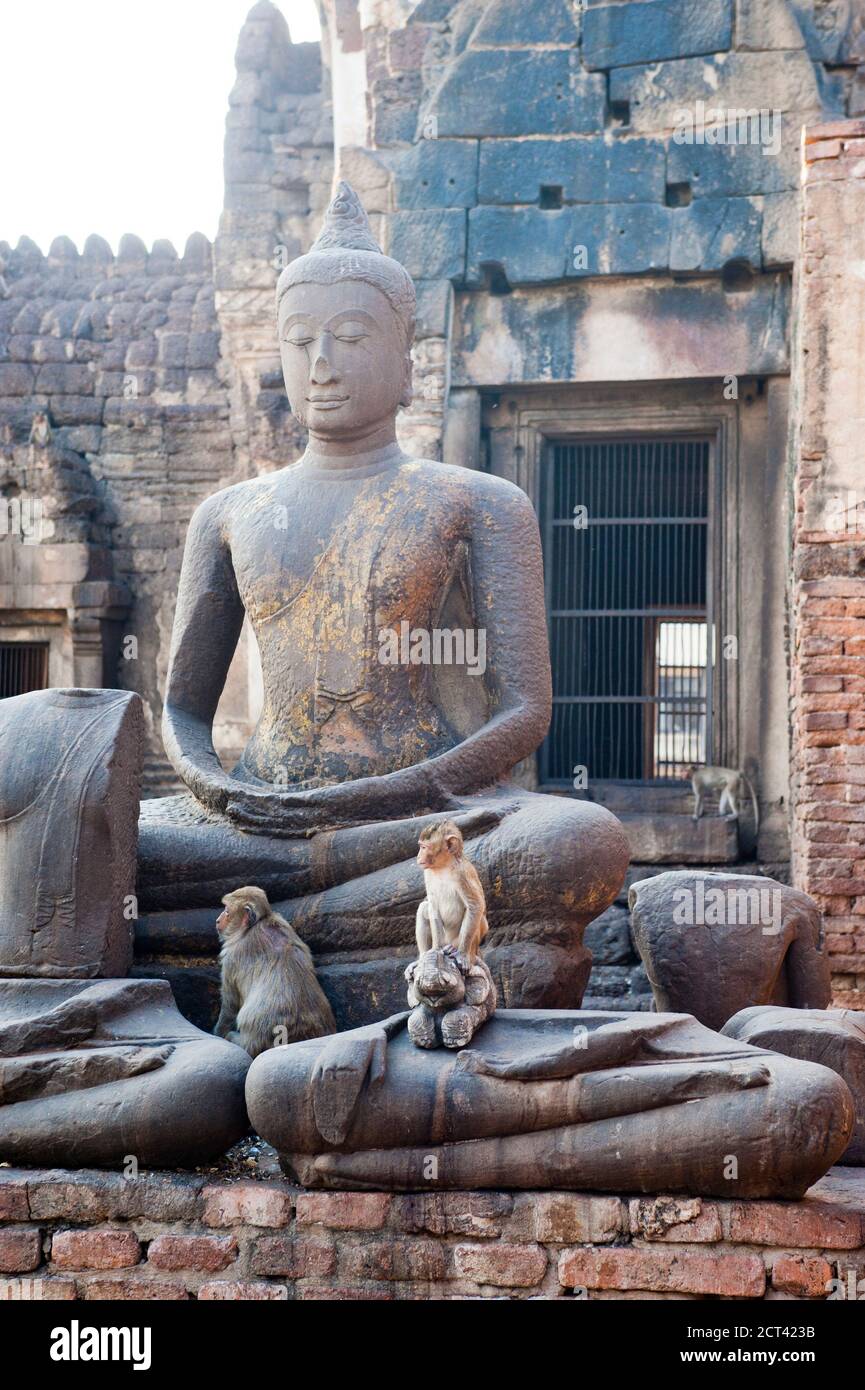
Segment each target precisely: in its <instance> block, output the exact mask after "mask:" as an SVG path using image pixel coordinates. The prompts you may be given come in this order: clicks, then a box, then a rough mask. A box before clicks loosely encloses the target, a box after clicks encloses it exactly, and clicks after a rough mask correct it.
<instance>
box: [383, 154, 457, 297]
mask: <svg viewBox="0 0 865 1390" xmlns="http://www.w3.org/2000/svg"><path fill="white" fill-rule="evenodd" d="M391 159H392V162H393V166H394V194H395V197H396V205H397V207H398V208H412V209H414V208H470V207H474V205H475V203H476V202H477V200H478V199H477V193H478V142H477V140H419V141H418V142H417V144H416V145H413V146H412V148H411V149H410V150H400V151H398V152H396V153H395V154H394V155H392V156H391ZM419 273H424V272H419ZM426 273H427V274H432V273H434V272H431V271H430V272H426Z"/></svg>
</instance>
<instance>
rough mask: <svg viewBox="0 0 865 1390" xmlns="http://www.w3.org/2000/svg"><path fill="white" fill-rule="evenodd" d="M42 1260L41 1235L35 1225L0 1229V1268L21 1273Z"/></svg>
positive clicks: (34, 1267) (5, 1272) (4, 1270)
mask: <svg viewBox="0 0 865 1390" xmlns="http://www.w3.org/2000/svg"><path fill="white" fill-rule="evenodd" d="M41 1262H42V1235H41V1232H40V1230H39V1228H38V1227H36V1226H10V1227H8V1228H4V1229H0V1270H2V1271H3V1273H4V1274H23V1273H25V1272H26V1271H28V1270H31V1269H36V1268H37V1266H38V1265H40V1264H41Z"/></svg>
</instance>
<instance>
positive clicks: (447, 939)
mask: <svg viewBox="0 0 865 1390" xmlns="http://www.w3.org/2000/svg"><path fill="white" fill-rule="evenodd" d="M417 862H418V863H419V864H420V866H421V868H422V869H423V878H424V886H425V888H426V897H425V898H424V900H423V902H422V903H421V905H420V907H419V908H418V910H417V918H416V921H415V936H416V939H417V950H418V957H420V956H422V955H424V954H425V952H426V951H429V950H433V951H438V950H444V951H445V952H446V953H447V954H448V955H451V956H453V957H454V958H455V960H456V962H457V964H458V965H459V967H460V969H461V970H462V971H463V972H465V971H468V970H470V969H471V967H472V966H473V965H474V963H475V961H476V960H477V955H478V950H479V948H480V944H481V942H482V941H483V939H484V937H485V936H486V934H487V932H488V931H489V924H488V923H487V905H486V900H485V898H484V890H483V888H482V886H481V881H480V879H479V878H478V874H477V870H476V868H475V866H474V864H472V863H470V861H469V860H468V859H466V858H465V856H464V854H463V837H462V834H461V832H460V829H459V826H457V825H454V823H453V821H452V820H445V821H439V823H438V824H437V825H428V826H427V827H426V829H425V830H422V831H421V833H420V841H419V847H418V852H417Z"/></svg>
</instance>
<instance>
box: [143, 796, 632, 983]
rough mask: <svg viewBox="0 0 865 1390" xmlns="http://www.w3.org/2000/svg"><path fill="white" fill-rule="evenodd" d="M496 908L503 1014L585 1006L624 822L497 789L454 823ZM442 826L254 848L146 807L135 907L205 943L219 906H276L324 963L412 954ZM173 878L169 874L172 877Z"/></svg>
mask: <svg viewBox="0 0 865 1390" xmlns="http://www.w3.org/2000/svg"><path fill="white" fill-rule="evenodd" d="M449 814H450V815H451V816H452V818H453V819H454V820H456V822H457V824H458V825H459V826H460V828H461V829H462V831H463V834H464V836H465V838H466V852H467V854H468V856H469V857H470V858H471V860H472V861H473V862H474V864H475V866H476V867H477V869H478V872H479V873H480V876H481V880H482V882H483V884H484V889H485V892H486V897H487V910H488V916H489V921H490V936H489V938H488V940H487V943H486V949H485V955H486V956H487V958H488V960H489V962H490V968H491V969H492V970H493V973H494V975H495V976H496V982H497V985H498V987H499V989H500V995H501V999H502V1003H503V1004H519V1005H521V1006H523V1007H528V1006H531V1005H533V1004H545V1005H547V1006H548V1007H553V1006H564V1005H570V1006H571V1007H574V1006H576V1005H578V1004H579V1002H580V999H581V998H582V993H583V990H584V988H585V983H586V980H587V978H588V974H589V970H590V968H591V957H590V955H589V952H588V951H587V950H586V949H585V947H583V945H582V933H583V929H584V928H585V926H586V924H587V923H588V922H590V921H591V920H592V919H593V918H594V917H596V916H597V915H598V914H599V913H601V912H603V911H604V909H605V908H606V907H608V906H609V904H610V903H611V902H612V900H613V898H614V897H615V895H616V893H617V891H618V890H619V888H620V886H621V883H622V880H623V878H624V874H625V869H626V867H627V862H628V846H627V841H626V838H625V835H624V832H623V831H622V828H621V826H620V825H619V823H618V821H616V819H615V818H614V817H613V816H611V815H610V814H609V813H608V812H606V811H605V810H603V809H602V808H601V807H598V806H594V805H591V804H589V803H585V802H576V801H572V800H570V799H568V798H564V797H556V796H545V795H540V794H537V793H532V792H526V791H524V790H522V789H520V788H516V787H501V788H496V789H495V790H494V791H492V792H489V793H485V794H481V795H478V796H473V797H466V798H464V799H463V800H462V802H461V803H460V809H459V810H457V811H453V812H450V813H449ZM441 818H442V817H441V816H440V815H438V816H420V817H414V818H411V819H406V820H398V821H386V822H382V823H378V824H375V825H359V826H350V827H346V828H344V829H339V830H335V831H323V832H321V833H319V834H316V835H313V836H311V837H310V838H308V839H291V840H286V839H277V838H271V837H268V836H260V835H249V834H244V833H243V832H241V831H239V830H237V829H236V828H235V827H233V826H232V825H231V824H230V823H229V822H228V821H226V820H224V819H221V818H220V819H216V818H214V817H207V816H205V814H204V813H202V812H200V811H199V810H198V808H196V807H195V805H194V803H192V802H191V799H190V798H188V797H183V798H170V799H167V800H166V801H163V802H153V803H147V802H145V803H144V806H143V808H142V820H141V827H140V838H139V905H140V909H141V911H142V913H144V914H145V915H146V916H147V917H148V919H149V920H150V921H151V924H152V919H153V915H154V914H155V913H158V912H159V911H160V910H165V909H172V911H171V919H172V920H173V921H178V920H180V919H181V918H182V921H183V923H184V924H185V925H186V926H187V927H193V926H200V927H201V928H202V929H204V930H205V931H206V930H207V927H208V926H209V925H212V921H213V908H214V906H215V904H216V903H217V902H218V901H219V898H220V897H221V895H222V894H223V893H225V892H227V891H230V890H231V889H232V888H237V887H240V886H242V885H243V884H244V883H256V884H258V885H260V886H261V887H262V888H264V889H265V891H266V892H267V893H268V896H269V897H270V898H271V901H272V902H274V903H275V904H276V906H277V908H278V910H279V911H281V912H284V913H285V914H286V915H287V916H288V917H289V918H290V920H291V921H292V923H293V925H294V927H295V928H296V930H297V931H298V932H299V933H300V934H301V936H302V937H304V939H305V940H306V941H307V943H308V944H309V946H310V947H311V949H312V950H313V952H314V953H315V955H316V957H317V958H318V959H319V960H321V959H322V958H327V959H330V958H334V959H338V958H339V957H340V956H342V955H346V954H348V953H354V954H355V956H356V955H357V953H362V952H363V953H366V952H376V953H378V954H380V955H387V954H389V953H391V952H392V953H393V954H394V955H400V954H405V953H408V952H410V951H412V950H413V949H414V947H413V943H414V917H415V911H416V909H417V904H418V902H419V901H420V900H421V898H422V897H423V892H424V889H423V877H422V873H421V871H420V869H419V868H418V866H417V864H416V863H415V858H414V856H415V854H416V852H417V840H418V834H419V832H420V830H421V829H422V827H423V826H424V825H425V824H428V823H429V822H431V821H435V820H439V819H441ZM169 865H170V868H169V867H168V866H169Z"/></svg>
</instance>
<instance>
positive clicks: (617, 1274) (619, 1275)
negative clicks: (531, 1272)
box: [559, 1249, 766, 1298]
mask: <svg viewBox="0 0 865 1390" xmlns="http://www.w3.org/2000/svg"><path fill="white" fill-rule="evenodd" d="M559 1282H560V1283H561V1284H563V1285H564V1286H565V1288H589V1289H620V1290H626V1289H651V1290H655V1291H657V1292H663V1293H695V1294H716V1295H722V1296H726V1297H728V1298H761V1297H762V1295H763V1291H764V1289H765V1287H766V1271H765V1269H764V1267H763V1261H762V1260H761V1259H760V1257H759V1255H745V1254H741V1255H740V1254H735V1255H720V1254H717V1253H716V1252H714V1251H712V1252H711V1253H707V1254H705V1255H704V1254H702V1253H694V1252H692V1251H678V1250H667V1249H665V1250H652V1249H644V1250H636V1249H631V1250H610V1249H607V1250H572V1251H567V1252H565V1253H563V1254H562V1255H561V1256H560V1257H559Z"/></svg>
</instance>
